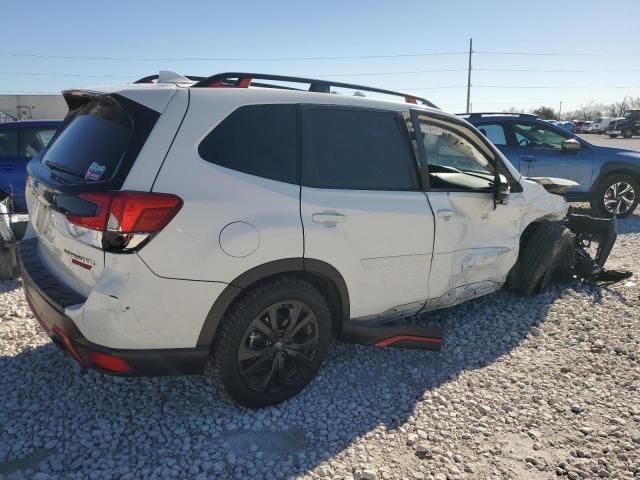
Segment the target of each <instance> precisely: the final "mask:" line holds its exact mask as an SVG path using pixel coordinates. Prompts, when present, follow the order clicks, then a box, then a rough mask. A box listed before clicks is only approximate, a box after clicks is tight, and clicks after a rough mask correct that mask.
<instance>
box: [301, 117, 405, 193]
mask: <svg viewBox="0 0 640 480" xmlns="http://www.w3.org/2000/svg"><path fill="white" fill-rule="evenodd" d="M403 129H404V131H403ZM302 184H303V185H305V186H307V187H316V188H334V189H347V190H398V191H400V190H417V189H418V180H417V173H416V161H415V157H414V153H413V148H412V146H411V140H410V139H409V136H408V133H407V131H406V126H405V123H404V120H403V119H402V117H401V115H400V114H399V113H398V112H392V111H382V110H368V109H357V108H344V107H307V108H304V109H303V113H302Z"/></svg>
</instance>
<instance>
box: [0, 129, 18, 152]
mask: <svg viewBox="0 0 640 480" xmlns="http://www.w3.org/2000/svg"><path fill="white" fill-rule="evenodd" d="M17 156H18V129H17V128H4V129H2V130H0V158H12V157H17Z"/></svg>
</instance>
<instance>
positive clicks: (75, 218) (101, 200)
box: [67, 193, 111, 230]
mask: <svg viewBox="0 0 640 480" xmlns="http://www.w3.org/2000/svg"><path fill="white" fill-rule="evenodd" d="M79 197H80V198H81V199H83V200H86V201H88V202H91V203H93V204H95V205H96V211H95V213H94V214H93V215H72V214H68V215H67V220H69V222H71V223H73V224H74V225H78V226H79V227H84V228H88V229H89V230H104V229H105V228H106V226H107V218H108V217H109V205H111V195H110V194H108V193H81V194H80V195H79Z"/></svg>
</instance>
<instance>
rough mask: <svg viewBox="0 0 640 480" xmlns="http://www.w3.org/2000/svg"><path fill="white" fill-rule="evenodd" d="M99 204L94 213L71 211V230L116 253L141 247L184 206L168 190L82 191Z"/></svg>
mask: <svg viewBox="0 0 640 480" xmlns="http://www.w3.org/2000/svg"><path fill="white" fill-rule="evenodd" d="M79 198H81V199H82V200H84V201H86V202H89V203H92V204H94V205H95V208H94V209H93V212H92V213H90V214H82V215H78V214H67V215H66V218H67V221H68V222H69V227H70V228H69V230H70V232H71V233H72V234H73V235H74V236H75V237H76V238H78V239H80V240H81V241H84V242H85V243H88V244H90V245H93V246H95V247H98V248H103V249H105V250H109V251H116V252H131V251H134V250H137V249H139V248H141V247H142V246H143V245H144V244H145V243H146V242H147V241H148V240H149V239H150V238H151V236H152V235H153V234H155V233H158V232H159V231H161V230H162V229H163V228H164V227H166V226H167V224H168V223H169V222H170V221H171V220H172V219H173V217H175V215H176V214H177V213H178V211H180V208H182V200H181V199H180V197H177V196H175V195H171V194H167V193H147V192H104V193H82V194H80V195H79Z"/></svg>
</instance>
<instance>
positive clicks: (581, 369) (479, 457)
mask: <svg viewBox="0 0 640 480" xmlns="http://www.w3.org/2000/svg"><path fill="white" fill-rule="evenodd" d="M638 213H640V212H638ZM619 227H620V230H621V231H622V234H621V235H620V237H619V241H618V244H617V245H616V247H615V249H614V251H613V253H612V258H611V263H612V265H615V266H617V267H621V268H622V267H624V268H627V269H631V270H633V271H634V273H635V275H634V277H632V278H631V279H630V280H626V281H624V282H621V283H618V284H615V285H612V286H608V287H595V286H585V285H577V284H576V285H569V286H556V287H554V288H552V289H551V290H550V291H549V292H548V293H546V294H544V295H539V296H536V297H534V298H526V299H525V298H519V297H517V296H515V295H512V294H509V293H505V292H499V293H496V294H493V295H489V296H487V297H484V298H481V299H478V300H475V301H472V302H468V303H466V304H463V305H460V306H458V307H454V308H450V309H448V310H443V311H440V312H435V313H431V314H430V315H429V316H428V317H426V321H428V322H434V323H437V324H441V325H443V326H444V328H445V331H446V338H445V342H446V343H445V347H444V350H443V351H442V352H439V353H436V352H422V351H410V350H406V351H403V350H394V349H387V350H378V349H375V348H371V347H369V348H367V347H360V346H354V345H342V344H335V345H333V346H332V348H331V350H330V354H329V357H328V359H327V361H326V363H325V365H324V367H323V368H322V370H321V373H320V375H319V376H318V377H317V378H316V379H315V380H314V381H313V382H312V384H311V385H310V386H309V387H308V388H307V389H306V390H305V391H304V392H303V393H302V394H300V395H298V396H297V397H296V398H294V399H292V400H290V401H288V402H286V403H284V404H281V405H279V406H276V407H270V408H266V409H263V410H259V411H249V410H244V409H242V408H239V407H237V406H234V405H230V404H228V403H226V402H224V401H222V400H221V399H219V398H218V397H216V396H212V394H211V387H210V386H209V385H208V384H207V382H206V381H205V380H204V378H203V377H198V376H195V377H182V378H180V377H176V378H155V379H119V378H113V377H109V376H105V375H101V374H97V373H94V372H88V373H84V374H82V373H81V372H80V370H79V368H78V367H77V366H76V365H75V364H74V362H73V361H72V360H71V359H69V358H66V357H63V356H62V355H61V353H60V352H59V351H58V349H57V348H56V347H55V346H54V345H53V344H52V343H51V342H50V341H49V340H48V338H47V337H46V336H44V334H42V333H40V331H39V329H38V326H37V323H36V321H35V320H34V319H33V317H32V315H31V313H30V311H29V308H28V306H27V303H26V301H25V299H24V296H23V292H22V289H21V286H20V283H19V282H5V283H1V282H0V479H1V480H4V479H21V478H34V479H48V478H65V479H67V478H69V479H71V478H77V479H85V478H90V479H111V478H121V479H139V478H189V479H205V478H298V477H301V478H305V479H306V478H327V479H329V478H331V479H338V478H344V479H347V478H349V479H351V478H364V479H376V478H383V479H387V478H409V479H411V478H415V479H422V478H425V479H435V480H446V479H484V478H492V479H493V478H495V479H502V478H510V479H546V478H558V477H559V478H569V479H579V478H602V477H604V478H607V477H608V478H640V392H639V391H638V390H639V389H640V361H639V357H640V310H639V306H640V300H639V294H640V286H639V285H638V275H639V274H640V215H638V214H636V215H633V216H632V217H630V218H629V219H626V220H624V221H622V222H620V224H619Z"/></svg>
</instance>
